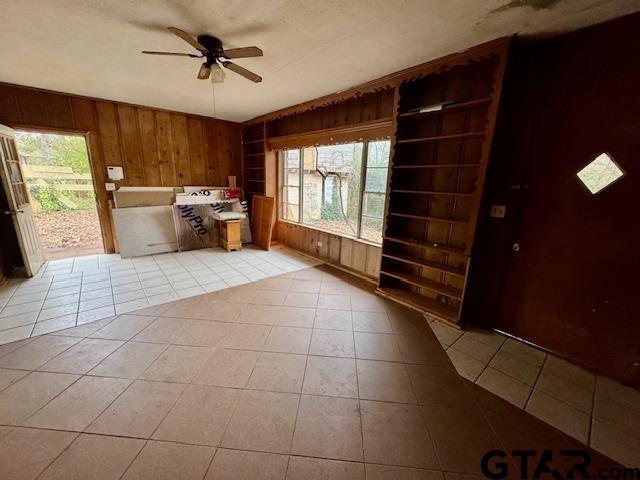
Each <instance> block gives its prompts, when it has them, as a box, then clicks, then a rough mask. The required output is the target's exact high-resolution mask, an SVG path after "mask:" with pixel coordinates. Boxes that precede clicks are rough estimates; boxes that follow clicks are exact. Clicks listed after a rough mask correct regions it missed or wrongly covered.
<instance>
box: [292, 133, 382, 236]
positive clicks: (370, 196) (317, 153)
mask: <svg viewBox="0 0 640 480" xmlns="http://www.w3.org/2000/svg"><path fill="white" fill-rule="evenodd" d="M389 151H390V142H389V140H380V141H370V142H356V143H348V144H344V145H330V146H320V147H311V148H303V149H299V150H285V151H284V152H282V154H281V156H280V162H281V172H282V180H281V189H282V190H281V191H282V195H281V199H282V200H281V218H282V219H284V220H289V221H292V222H297V223H302V224H305V225H310V226H314V227H319V228H322V229H325V230H331V231H334V232H336V233H339V234H342V235H346V236H350V237H355V238H362V239H365V240H369V241H372V242H377V243H381V242H382V225H383V222H384V202H385V196H386V190H387V170H388V166H389ZM300 166H302V168H300Z"/></svg>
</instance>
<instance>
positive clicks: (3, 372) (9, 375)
mask: <svg viewBox="0 0 640 480" xmlns="http://www.w3.org/2000/svg"><path fill="white" fill-rule="evenodd" d="M28 373H29V372H28V371H26V370H9V369H6V368H0V391H2V390H4V389H5V388H7V387H8V386H10V385H13V384H14V383H16V382H17V381H18V380H20V379H21V378H23V377H24V376H25V375H27V374H28Z"/></svg>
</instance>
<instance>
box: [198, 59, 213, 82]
mask: <svg viewBox="0 0 640 480" xmlns="http://www.w3.org/2000/svg"><path fill="white" fill-rule="evenodd" d="M210 75H211V68H210V67H207V64H206V63H203V64H202V65H200V70H198V80H206V79H207V78H209V76H210Z"/></svg>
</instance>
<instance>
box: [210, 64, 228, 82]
mask: <svg viewBox="0 0 640 480" xmlns="http://www.w3.org/2000/svg"><path fill="white" fill-rule="evenodd" d="M224 78H225V74H224V70H222V67H220V65H218V64H217V63H214V64H213V65H211V83H222V82H224Z"/></svg>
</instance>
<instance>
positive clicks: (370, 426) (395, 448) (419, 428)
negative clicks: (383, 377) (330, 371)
mask: <svg viewBox="0 0 640 480" xmlns="http://www.w3.org/2000/svg"><path fill="white" fill-rule="evenodd" d="M360 408H361V409H362V412H361V414H362V429H363V438H364V458H365V461H366V462H371V463H382V464H387V465H398V466H407V467H417V468H437V467H438V463H437V460H436V456H435V453H434V451H433V445H432V444H431V440H430V439H429V434H428V433H427V429H426V427H425V425H424V421H423V419H422V414H421V412H420V409H419V407H417V406H413V405H401V404H395V403H382V402H370V401H366V400H363V401H361V402H360Z"/></svg>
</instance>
